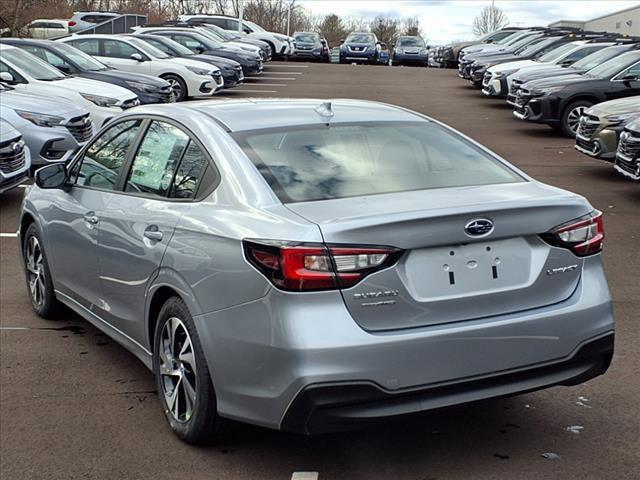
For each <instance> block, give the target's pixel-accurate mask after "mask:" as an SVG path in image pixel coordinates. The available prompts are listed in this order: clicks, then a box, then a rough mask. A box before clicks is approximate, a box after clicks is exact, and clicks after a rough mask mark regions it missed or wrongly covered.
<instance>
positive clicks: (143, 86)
mask: <svg viewBox="0 0 640 480" xmlns="http://www.w3.org/2000/svg"><path fill="white" fill-rule="evenodd" d="M124 83H126V84H127V86H128V87H129V88H131V89H132V90H140V91H142V92H153V91H155V90H156V87H154V86H153V85H149V84H147V83H140V82H134V81H132V80H125V81H124Z"/></svg>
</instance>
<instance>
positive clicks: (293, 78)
mask: <svg viewBox="0 0 640 480" xmlns="http://www.w3.org/2000/svg"><path fill="white" fill-rule="evenodd" d="M248 80H250V81H252V82H256V81H260V80H297V78H296V77H255V78H245V79H244V83H247V81H248Z"/></svg>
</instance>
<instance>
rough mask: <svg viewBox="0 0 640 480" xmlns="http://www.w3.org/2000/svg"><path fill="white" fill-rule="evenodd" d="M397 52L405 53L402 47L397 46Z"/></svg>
mask: <svg viewBox="0 0 640 480" xmlns="http://www.w3.org/2000/svg"><path fill="white" fill-rule="evenodd" d="M396 53H399V54H400V55H402V54H403V53H404V50H403V49H401V48H396Z"/></svg>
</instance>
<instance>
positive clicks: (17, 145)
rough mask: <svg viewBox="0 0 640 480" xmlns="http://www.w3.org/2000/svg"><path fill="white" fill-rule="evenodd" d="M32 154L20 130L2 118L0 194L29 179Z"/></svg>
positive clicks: (0, 126)
mask: <svg viewBox="0 0 640 480" xmlns="http://www.w3.org/2000/svg"><path fill="white" fill-rule="evenodd" d="M30 166H31V155H30V152H29V147H27V146H26V145H25V144H24V141H23V140H22V135H20V132H19V131H18V130H16V129H15V128H13V125H11V124H10V123H9V122H7V121H5V120H4V119H0V194H3V193H4V192H8V191H9V190H11V189H12V188H15V187H17V186H18V185H20V184H21V183H22V182H24V181H25V180H26V179H27V175H28V173H29V167H30Z"/></svg>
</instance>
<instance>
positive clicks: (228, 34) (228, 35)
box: [207, 24, 239, 41]
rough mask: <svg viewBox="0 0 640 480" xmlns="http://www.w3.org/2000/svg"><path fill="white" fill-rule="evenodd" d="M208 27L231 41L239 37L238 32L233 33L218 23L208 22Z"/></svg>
mask: <svg viewBox="0 0 640 480" xmlns="http://www.w3.org/2000/svg"><path fill="white" fill-rule="evenodd" d="M207 27H209V28H210V29H211V30H213V31H214V32H216V33H217V34H218V35H220V36H221V37H222V38H224V39H225V40H226V41H231V40H235V39H237V38H239V37H238V34H237V33H236V34H233V33H231V32H230V31H227V30H225V29H224V28H220V27H219V26H217V25H213V24H207Z"/></svg>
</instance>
